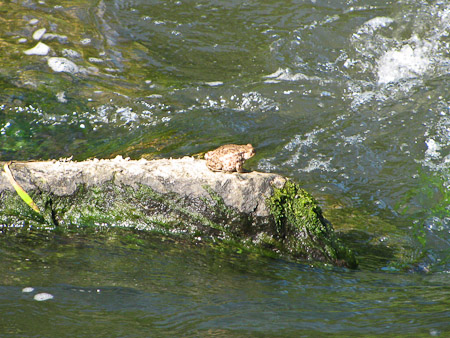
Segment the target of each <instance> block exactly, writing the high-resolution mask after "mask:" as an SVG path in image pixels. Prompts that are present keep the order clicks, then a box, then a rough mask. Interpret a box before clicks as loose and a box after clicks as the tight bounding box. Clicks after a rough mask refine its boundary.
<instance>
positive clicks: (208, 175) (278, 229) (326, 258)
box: [0, 157, 356, 267]
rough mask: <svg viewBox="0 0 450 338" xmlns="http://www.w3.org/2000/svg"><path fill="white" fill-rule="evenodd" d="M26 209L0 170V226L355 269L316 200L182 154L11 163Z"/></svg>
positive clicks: (264, 176) (273, 177) (271, 178)
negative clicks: (104, 229)
mask: <svg viewBox="0 0 450 338" xmlns="http://www.w3.org/2000/svg"><path fill="white" fill-rule="evenodd" d="M10 169H11V171H12V172H13V175H14V176H15V178H16V181H17V182H18V183H19V184H20V185H21V186H22V187H23V189H25V190H26V191H27V192H28V193H29V194H30V195H31V197H32V198H33V200H34V201H35V202H36V204H37V205H38V206H39V209H40V210H41V214H40V215H38V214H36V213H35V212H34V211H32V210H31V209H30V208H29V207H28V206H27V205H26V204H25V203H24V202H23V201H22V200H21V199H20V197H18V196H17V194H16V193H15V192H14V190H13V188H12V186H11V185H10V183H9V182H8V181H7V179H6V177H4V175H0V202H1V203H0V226H1V225H3V226H6V227H8V226H17V224H20V225H22V226H28V225H34V226H39V225H41V226H42V225H43V224H44V225H47V226H51V227H79V226H125V227H135V228H139V229H143V230H148V231H156V232H160V233H164V234H170V235H174V236H180V235H182V236H185V237H187V238H191V239H193V240H195V241H200V242H204V243H210V244H213V243H214V245H218V246H226V247H232V248H233V247H234V248H237V249H239V250H240V251H242V250H247V251H256V252H259V253H262V254H264V255H269V256H278V257H288V258H292V259H300V260H307V261H321V262H326V263H333V264H338V265H346V266H349V267H356V261H355V259H354V256H353V254H352V253H351V252H350V251H349V250H346V249H345V248H343V247H342V245H341V244H340V243H339V241H338V240H337V239H336V237H335V235H334V231H333V228H332V226H331V225H330V224H329V223H328V222H326V220H325V219H324V218H323V216H322V212H321V210H320V207H319V206H318V204H317V202H316V201H315V200H314V199H313V198H312V196H311V195H309V194H308V193H307V192H306V191H304V190H302V189H300V188H299V187H298V185H297V184H295V183H293V182H291V181H288V180H287V179H286V178H284V177H282V176H280V175H277V174H270V173H260V172H251V173H233V174H230V173H222V172H212V171H210V170H209V169H207V167H206V163H205V161H204V160H197V159H193V158H190V157H185V158H182V159H161V160H152V161H146V160H139V161H130V160H124V159H122V158H121V157H118V158H116V159H114V160H89V161H84V162H72V161H49V162H24V163H13V164H12V165H11V166H10Z"/></svg>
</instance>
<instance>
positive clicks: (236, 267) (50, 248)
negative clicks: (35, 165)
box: [0, 0, 450, 337]
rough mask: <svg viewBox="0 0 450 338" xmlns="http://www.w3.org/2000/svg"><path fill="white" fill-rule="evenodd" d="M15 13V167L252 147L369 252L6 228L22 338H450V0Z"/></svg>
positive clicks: (5, 324)
mask: <svg viewBox="0 0 450 338" xmlns="http://www.w3.org/2000/svg"><path fill="white" fill-rule="evenodd" d="M0 23H1V25H0V32H1V34H0V46H1V48H0V55H1V60H0V88H1V91H0V159H1V160H10V159H14V160H29V159H51V158H59V157H70V156H72V155H73V156H74V159H77V160H83V159H86V158H90V157H93V156H96V157H103V158H106V157H108V158H111V157H115V156H116V155H119V154H120V155H122V156H124V157H125V156H129V157H131V158H136V159H137V158H141V157H144V158H148V159H150V158H159V157H170V156H172V157H179V156H184V155H193V154H196V153H200V152H204V151H206V150H210V149H212V148H214V147H216V146H218V145H221V144H224V143H242V144H244V143H252V144H253V145H254V146H255V148H256V151H257V153H256V155H255V156H254V157H253V158H252V159H251V160H249V161H248V162H247V163H246V167H247V168H249V169H253V170H260V171H269V172H277V173H280V174H283V175H286V176H289V177H292V178H293V179H295V180H296V181H298V182H299V183H300V184H302V185H303V186H304V187H305V188H306V189H307V190H309V191H310V192H311V193H312V194H313V195H315V196H316V197H317V198H318V199H319V200H320V201H321V204H322V207H323V209H324V213H325V216H326V217H327V218H328V219H329V220H330V221H331V222H332V223H333V225H334V227H335V229H336V230H337V231H338V233H339V234H340V236H341V238H342V239H343V240H344V241H345V242H346V244H347V245H349V246H350V247H352V249H353V250H354V251H355V252H356V254H357V255H358V257H359V260H360V268H359V269H358V270H355V271H349V270H346V269H333V268H330V269H326V268H323V267H322V268H317V267H313V266H308V265H304V264H300V263H293V262H287V261H277V260H273V259H268V258H264V257H256V256H253V255H244V254H239V253H233V252H218V251H217V250H213V249H211V248H207V247H195V246H193V245H192V244H189V243H184V242H183V241H182V240H179V239H173V238H165V237H161V236H159V235H156V234H148V233H141V232H139V231H137V230H132V229H125V230H124V229H96V230H92V232H88V233H86V230H82V229H81V228H80V231H79V232H76V233H59V232H45V231H35V230H33V231H30V230H27V229H14V224H9V225H4V227H3V231H2V233H1V235H0V254H1V263H0V336H1V337H62V336H65V337H90V336H98V337H147V336H148V337H151V336H172V337H173V336H192V337H197V336H220V337H228V336H236V337H246V336H276V337H284V336H285V337H292V336H305V337H318V336H329V335H336V336H365V337H369V336H376V335H382V336H392V337H401V336H403V337H421V336H423V337H427V336H448V335H449V333H450V324H449V323H450V295H449V281H448V275H449V271H450V270H449V252H450V236H449V231H450V209H449V207H448V204H449V202H450V185H449V183H448V182H449V179H450V170H449V169H450V94H449V93H450V91H449V88H450V76H449V74H450V2H448V1H431V0H430V1H415V0H403V1H381V0H379V1H378V0H365V1H363V0H360V1H358V0H347V1H344V0H328V1H327V0H309V1H300V0H299V1H284V2H279V1H274V0H265V1H256V0H255V1H253V0H249V1H235V0H229V1H203V0H197V1H189V0H179V1H156V0H155V1H143V0H135V1H83V0H77V1H53V0H47V1H29V0H24V1H3V2H0ZM82 226H83V225H82V224H80V227H82ZM40 297H41V298H40ZM42 297H44V299H45V297H53V298H51V299H47V300H45V301H38V300H39V299H42Z"/></svg>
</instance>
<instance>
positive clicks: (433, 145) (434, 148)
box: [425, 138, 441, 158]
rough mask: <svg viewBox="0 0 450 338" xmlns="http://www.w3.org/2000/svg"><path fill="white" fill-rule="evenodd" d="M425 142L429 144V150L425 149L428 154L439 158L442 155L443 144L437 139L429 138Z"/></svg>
mask: <svg viewBox="0 0 450 338" xmlns="http://www.w3.org/2000/svg"><path fill="white" fill-rule="evenodd" d="M425 144H426V145H427V150H426V151H425V155H426V156H428V157H433V158H437V157H439V156H440V155H441V154H440V153H439V150H441V146H440V145H439V143H437V142H436V141H435V140H433V139H432V138H429V139H428V140H426V141H425Z"/></svg>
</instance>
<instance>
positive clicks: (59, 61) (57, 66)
mask: <svg viewBox="0 0 450 338" xmlns="http://www.w3.org/2000/svg"><path fill="white" fill-rule="evenodd" d="M47 64H48V66H49V67H50V68H51V69H52V70H53V71H54V72H58V73H59V72H66V73H71V74H75V73H78V71H79V68H78V66H77V65H76V64H75V63H73V62H72V61H70V60H68V59H66V58H61V57H51V58H49V59H48V61H47Z"/></svg>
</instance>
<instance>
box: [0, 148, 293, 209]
mask: <svg viewBox="0 0 450 338" xmlns="http://www.w3.org/2000/svg"><path fill="white" fill-rule="evenodd" d="M1 165H2V168H3V165H4V162H2V163H1ZM10 169H11V171H12V174H13V175H14V177H15V179H16V181H17V182H18V183H19V184H20V185H21V186H22V187H23V188H24V189H25V190H26V191H30V190H35V189H36V188H37V189H39V190H40V191H44V192H49V193H53V194H55V195H57V196H70V195H72V194H74V193H75V191H76V189H77V186H79V185H85V186H86V187H91V186H96V185H101V184H103V183H107V182H113V183H114V184H117V185H126V186H131V187H136V188H137V187H138V186H139V185H141V184H142V185H146V186H149V187H150V188H152V189H153V190H155V191H156V192H159V193H163V194H164V193H169V192H173V193H177V194H179V195H182V196H188V197H191V198H198V197H205V198H208V196H209V194H208V192H207V191H206V190H205V188H204V187H205V186H209V187H210V188H212V190H213V191H215V192H216V193H217V194H218V195H219V196H221V197H222V198H223V201H224V202H225V204H226V205H227V206H229V207H233V208H235V209H237V210H238V211H240V212H243V213H247V214H252V215H253V216H263V217H264V216H268V214H269V212H268V210H267V207H266V204H265V199H266V198H267V197H268V196H270V194H271V193H272V185H274V186H276V187H279V188H280V187H282V186H283V185H284V183H285V181H286V179H285V178H283V177H282V176H280V175H277V174H269V173H260V172H250V173H222V172H212V171H210V170H209V169H207V167H206V164H205V161H204V160H199V159H194V158H192V157H184V158H181V159H161V160H152V161H147V160H139V161H134V160H127V159H123V158H122V157H120V156H119V157H116V158H115V159H112V160H97V159H94V160H88V161H83V162H72V161H44V162H14V163H12V164H11V165H10ZM4 190H13V187H12V186H11V185H10V183H9V182H8V180H7V179H6V177H5V175H4V173H2V175H0V193H1V192H2V191H4Z"/></svg>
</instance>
